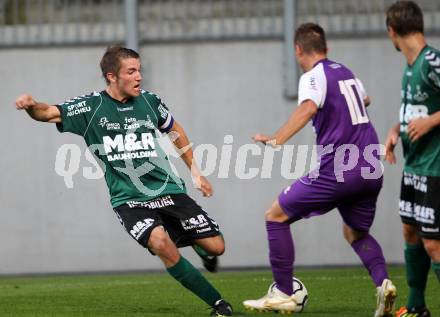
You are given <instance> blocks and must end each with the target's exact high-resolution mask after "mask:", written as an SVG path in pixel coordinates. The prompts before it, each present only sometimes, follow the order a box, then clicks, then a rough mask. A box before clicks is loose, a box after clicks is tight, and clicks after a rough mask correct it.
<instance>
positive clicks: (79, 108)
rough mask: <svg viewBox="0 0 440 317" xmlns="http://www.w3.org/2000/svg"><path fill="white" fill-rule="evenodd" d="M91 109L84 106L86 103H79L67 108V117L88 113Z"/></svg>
mask: <svg viewBox="0 0 440 317" xmlns="http://www.w3.org/2000/svg"><path fill="white" fill-rule="evenodd" d="M91 110H92V108H91V107H90V106H87V105H86V101H85V100H84V101H81V102H78V103H75V104H73V105H68V106H67V116H68V117H73V116H76V115H79V114H82V113H86V112H90V111H91Z"/></svg>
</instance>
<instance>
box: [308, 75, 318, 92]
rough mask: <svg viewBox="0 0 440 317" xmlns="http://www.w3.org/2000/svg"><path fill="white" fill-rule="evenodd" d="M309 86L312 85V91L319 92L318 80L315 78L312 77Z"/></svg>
mask: <svg viewBox="0 0 440 317" xmlns="http://www.w3.org/2000/svg"><path fill="white" fill-rule="evenodd" d="M309 84H310V89H313V90H317V89H318V88H317V87H316V78H315V76H310V79H309Z"/></svg>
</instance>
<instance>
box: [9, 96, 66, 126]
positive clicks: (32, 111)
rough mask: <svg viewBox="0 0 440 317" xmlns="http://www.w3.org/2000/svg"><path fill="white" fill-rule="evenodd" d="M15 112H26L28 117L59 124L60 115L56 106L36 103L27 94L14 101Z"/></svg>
mask: <svg viewBox="0 0 440 317" xmlns="http://www.w3.org/2000/svg"><path fill="white" fill-rule="evenodd" d="M15 107H16V108H17V110H26V112H27V113H28V114H29V116H30V117H31V118H32V119H34V120H37V121H42V122H53V123H59V122H61V113H60V111H59V110H58V108H57V107H56V106H51V105H48V104H45V103H42V102H37V101H35V100H34V98H33V97H32V96H31V95H29V94H23V95H21V96H19V97H18V98H17V99H16V100H15Z"/></svg>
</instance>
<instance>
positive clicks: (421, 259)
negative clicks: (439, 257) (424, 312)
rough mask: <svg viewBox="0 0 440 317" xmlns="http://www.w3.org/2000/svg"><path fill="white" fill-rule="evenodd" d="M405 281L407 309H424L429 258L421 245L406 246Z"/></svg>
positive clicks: (429, 264)
mask: <svg viewBox="0 0 440 317" xmlns="http://www.w3.org/2000/svg"><path fill="white" fill-rule="evenodd" d="M405 265H406V281H407V283H408V286H409V294H408V301H407V305H406V306H407V308H408V309H410V308H416V307H425V306H426V303H425V288H426V282H427V279H428V273H429V268H430V266H431V258H430V257H429V255H428V253H426V251H425V248H424V247H423V244H416V245H414V244H408V243H407V244H406V247H405Z"/></svg>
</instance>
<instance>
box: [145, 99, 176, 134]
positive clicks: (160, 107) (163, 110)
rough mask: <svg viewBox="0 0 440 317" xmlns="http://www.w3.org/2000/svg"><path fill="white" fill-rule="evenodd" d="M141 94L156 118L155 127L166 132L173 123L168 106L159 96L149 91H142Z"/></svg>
mask: <svg viewBox="0 0 440 317" xmlns="http://www.w3.org/2000/svg"><path fill="white" fill-rule="evenodd" d="M143 96H144V98H145V99H146V101H147V103H148V105H149V106H150V107H151V109H152V110H153V112H154V114H155V115H156V118H157V128H158V129H159V131H160V132H162V133H168V132H169V131H170V130H171V128H172V127H173V124H174V118H173V115H172V114H171V112H170V110H169V109H168V107H167V106H166V105H165V103H164V102H163V101H162V99H160V97H159V96H157V95H155V94H153V93H151V92H146V91H144V92H143Z"/></svg>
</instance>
